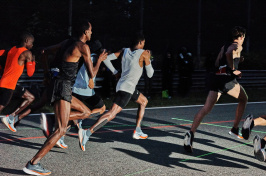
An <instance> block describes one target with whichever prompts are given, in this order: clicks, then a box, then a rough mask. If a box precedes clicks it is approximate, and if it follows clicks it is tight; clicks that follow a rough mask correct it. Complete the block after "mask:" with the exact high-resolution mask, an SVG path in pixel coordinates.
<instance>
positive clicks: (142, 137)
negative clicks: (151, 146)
mask: <svg viewBox="0 0 266 176" xmlns="http://www.w3.org/2000/svg"><path fill="white" fill-rule="evenodd" d="M147 138H148V136H146V137H144V136H138V135H136V134H133V139H147Z"/></svg>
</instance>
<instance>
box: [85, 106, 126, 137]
mask: <svg viewBox="0 0 266 176" xmlns="http://www.w3.org/2000/svg"><path fill="white" fill-rule="evenodd" d="M121 110H122V108H121V107H120V106H118V105H117V104H115V103H114V104H113V106H112V108H111V109H110V110H109V111H108V112H107V113H105V114H103V115H102V116H101V117H100V118H99V119H98V121H97V122H96V123H95V124H94V125H93V126H92V127H91V128H90V129H89V130H90V131H91V133H94V132H95V131H97V130H98V129H100V128H101V127H102V126H104V125H105V124H106V123H107V122H109V121H111V120H113V119H114V118H115V116H116V114H118V113H119V112H120V111H121Z"/></svg>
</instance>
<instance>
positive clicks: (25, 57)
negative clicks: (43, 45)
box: [0, 36, 35, 120]
mask: <svg viewBox="0 0 266 176" xmlns="http://www.w3.org/2000/svg"><path fill="white" fill-rule="evenodd" d="M33 42H34V37H33V36H29V37H27V38H26V39H25V41H23V42H22V43H21V44H20V45H18V46H17V48H21V47H25V48H27V49H28V50H26V51H24V52H22V53H21V54H20V56H19V58H18V64H19V65H21V66H22V65H24V64H26V63H27V62H32V61H35V57H34V56H33V55H32V53H31V51H30V49H32V47H33ZM22 98H23V99H24V101H23V102H22V103H21V105H20V106H19V107H18V108H17V109H16V110H15V111H14V112H13V113H11V115H13V116H16V115H18V114H19V113H20V112H22V111H23V110H24V109H25V108H26V107H27V106H29V105H30V104H31V103H32V102H33V101H34V99H35V97H34V96H33V95H32V94H31V93H30V92H29V91H28V90H26V91H25V93H24V94H23V96H22ZM4 108H5V106H3V105H0V112H1V111H2V110H3V109H4ZM29 113H30V111H28V110H27V111H25V112H24V113H23V116H22V117H21V116H19V120H20V119H22V118H23V117H25V116H26V115H28V114H29Z"/></svg>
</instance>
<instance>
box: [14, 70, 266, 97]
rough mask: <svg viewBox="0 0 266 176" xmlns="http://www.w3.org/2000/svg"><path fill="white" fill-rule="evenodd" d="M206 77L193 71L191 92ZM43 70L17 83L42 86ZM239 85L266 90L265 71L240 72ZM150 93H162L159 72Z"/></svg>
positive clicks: (98, 84) (141, 84) (203, 84)
mask: <svg viewBox="0 0 266 176" xmlns="http://www.w3.org/2000/svg"><path fill="white" fill-rule="evenodd" d="M206 77H207V73H206V71H205V70H195V71H194V72H193V75H192V88H191V89H192V90H198V89H205V87H206ZM43 78H44V75H43V70H41V69H40V70H36V72H35V73H34V75H33V76H32V77H28V76H27V74H26V71H24V72H23V74H22V76H21V77H20V79H19V81H18V83H19V84H21V85H22V86H25V87H31V86H32V85H33V84H38V85H39V86H41V87H42V86H43V85H42V82H43ZM172 80H173V81H172V89H173V92H176V90H177V88H178V86H179V76H178V71H177V70H176V71H175V72H174V74H173V79H172ZM103 81H104V78H103V77H97V78H96V87H95V88H101V87H102V86H101V85H102V84H101V83H102V82H103ZM238 81H239V83H240V84H241V85H242V86H243V87H244V88H266V70H242V78H241V79H238ZM144 87H145V81H144V77H143V76H142V77H141V79H140V81H139V83H138V85H137V88H138V89H139V90H140V91H143V90H144ZM152 91H153V93H158V92H161V91H162V73H161V70H155V72H154V75H153V79H152Z"/></svg>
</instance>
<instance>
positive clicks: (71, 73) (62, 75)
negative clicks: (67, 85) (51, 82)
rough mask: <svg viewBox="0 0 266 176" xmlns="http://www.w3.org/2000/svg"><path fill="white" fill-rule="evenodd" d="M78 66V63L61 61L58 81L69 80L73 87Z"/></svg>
mask: <svg viewBox="0 0 266 176" xmlns="http://www.w3.org/2000/svg"><path fill="white" fill-rule="evenodd" d="M78 65H79V62H66V61H62V62H61V69H60V72H59V75H58V79H62V80H69V81H71V83H72V85H71V86H73V84H74V83H75V80H76V77H77V71H78Z"/></svg>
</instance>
